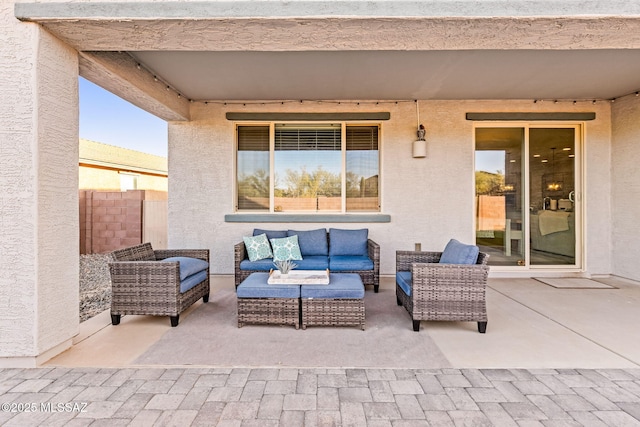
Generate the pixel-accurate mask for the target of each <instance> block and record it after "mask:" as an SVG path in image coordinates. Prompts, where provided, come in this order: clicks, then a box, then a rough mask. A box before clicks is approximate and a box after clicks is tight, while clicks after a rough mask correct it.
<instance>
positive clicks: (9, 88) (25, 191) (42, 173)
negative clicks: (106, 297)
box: [0, 2, 78, 366]
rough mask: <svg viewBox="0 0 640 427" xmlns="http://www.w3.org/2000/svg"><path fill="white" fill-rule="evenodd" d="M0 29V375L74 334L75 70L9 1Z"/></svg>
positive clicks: (71, 57) (63, 50) (1, 11)
mask: <svg viewBox="0 0 640 427" xmlns="http://www.w3.org/2000/svg"><path fill="white" fill-rule="evenodd" d="M0 27H2V31H1V32H0V46H2V49H1V50H0V69H2V70H3V72H2V73H0V88H2V90H1V91H0V140H1V141H2V142H1V143H0V187H1V188H2V189H3V190H2V192H0V218H1V219H2V244H1V245H0V259H2V268H3V271H2V275H0V366H2V365H4V364H7V365H10V366H34V365H35V364H36V363H37V362H38V361H39V360H40V361H41V360H42V359H43V358H46V357H47V354H55V353H57V352H59V351H61V349H63V348H65V347H67V346H69V345H70V344H71V338H72V337H73V335H75V334H76V333H77V328H78V255H77V254H78V243H77V241H78V225H77V222H76V221H69V218H76V217H77V212H78V192H77V185H78V174H77V169H76V168H75V165H77V158H78V102H77V99H78V88H77V84H78V83H77V80H78V79H77V75H78V74H77V70H78V61H77V55H76V53H75V51H73V50H72V49H70V48H68V47H67V46H66V45H64V44H63V43H61V42H60V41H59V40H57V39H55V38H53V37H52V36H50V35H49V34H48V33H46V32H44V31H42V30H41V29H40V28H39V27H38V26H37V25H35V24H24V23H19V22H18V21H17V20H16V19H15V18H14V17H13V4H12V2H2V3H1V4H0ZM54 302H55V303H54Z"/></svg>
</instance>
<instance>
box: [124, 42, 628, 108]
mask: <svg viewBox="0 0 640 427" xmlns="http://www.w3.org/2000/svg"><path fill="white" fill-rule="evenodd" d="M130 54H131V55H132V56H133V57H134V58H135V59H136V60H137V61H138V62H139V63H141V64H142V65H143V66H144V67H145V68H147V69H148V70H150V71H151V72H152V73H153V74H156V75H157V76H161V78H162V79H163V80H164V81H166V82H168V83H169V84H170V85H171V86H172V87H173V88H175V89H176V90H177V91H178V92H180V93H181V94H182V95H183V96H186V97H187V98H189V99H194V100H252V99H257V100H280V99H293V100H297V99H304V100H319V99H332V100H334V99H335V100H345V99H353V100H355V99H358V100H398V99H442V100H447V99H552V100H553V99H567V100H574V99H575V100H592V99H610V98H615V97H619V96H622V95H626V94H628V93H630V92H635V91H636V90H640V77H639V76H640V50H611V49H607V50H578V51H567V50H555V51H536V50H509V51H501V50H464V51H412V52H402V51H343V52H318V51H315V52H310V51H305V52H176V51H171V52H166V51H165V52H158V51H156V52H152V51H142V52H130Z"/></svg>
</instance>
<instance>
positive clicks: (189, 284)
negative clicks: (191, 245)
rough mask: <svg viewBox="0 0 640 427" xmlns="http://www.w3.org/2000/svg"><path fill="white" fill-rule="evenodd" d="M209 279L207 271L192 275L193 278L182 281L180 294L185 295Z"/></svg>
mask: <svg viewBox="0 0 640 427" xmlns="http://www.w3.org/2000/svg"><path fill="white" fill-rule="evenodd" d="M206 278H207V270H203V271H200V272H199V273H196V274H192V275H191V276H189V277H187V278H185V279H184V280H181V281H180V293H185V292H187V291H188V290H189V289H191V288H193V287H194V286H195V285H197V284H198V283H200V282H203V281H204V280H205V279H206Z"/></svg>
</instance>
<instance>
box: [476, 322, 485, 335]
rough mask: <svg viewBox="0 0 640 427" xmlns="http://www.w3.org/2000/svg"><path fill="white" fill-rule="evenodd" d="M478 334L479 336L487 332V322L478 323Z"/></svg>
mask: <svg viewBox="0 0 640 427" xmlns="http://www.w3.org/2000/svg"><path fill="white" fill-rule="evenodd" d="M478 332H480V333H481V334H484V333H485V332H487V322H478Z"/></svg>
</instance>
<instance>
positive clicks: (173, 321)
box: [171, 315, 180, 328]
mask: <svg viewBox="0 0 640 427" xmlns="http://www.w3.org/2000/svg"><path fill="white" fill-rule="evenodd" d="M179 320H180V315H177V316H171V327H172V328H175V327H176V326H178V321H179Z"/></svg>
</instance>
